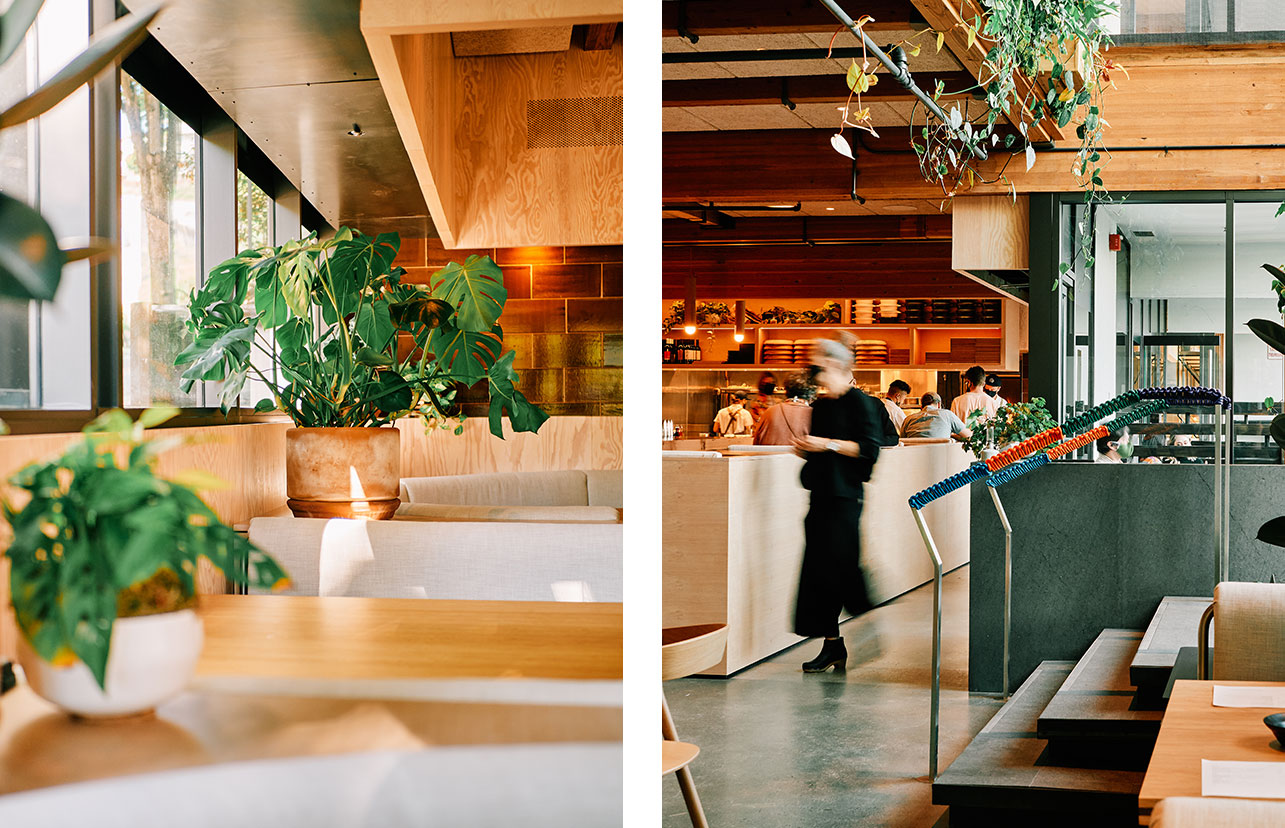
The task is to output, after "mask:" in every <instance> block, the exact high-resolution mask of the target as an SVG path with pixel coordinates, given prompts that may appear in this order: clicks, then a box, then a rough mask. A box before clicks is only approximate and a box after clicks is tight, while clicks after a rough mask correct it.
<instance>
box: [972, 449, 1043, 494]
mask: <svg viewBox="0 0 1285 828" xmlns="http://www.w3.org/2000/svg"><path fill="white" fill-rule="evenodd" d="M1048 463H1049V456H1048V455H1047V454H1043V453H1040V454H1037V455H1035V456H1034V457H1028V458H1026V459H1025V460H1021V461H1019V462H1017V463H1013V464H1011V465H1009V466H1005V467H1004V468H1002V469H1000V470H999V471H997V472H992V473H991V474H990V476H989V477H987V478H986V485H987V486H990V487H991V488H992V489H997V488H999V487H1000V486H1003V485H1004V484H1005V483H1007V482H1009V481H1010V480H1015V479H1017V478H1019V477H1021V476H1022V475H1024V474H1026V473H1027V472H1029V471H1035V470H1036V469H1038V468H1039V467H1040V466H1047V465H1048Z"/></svg>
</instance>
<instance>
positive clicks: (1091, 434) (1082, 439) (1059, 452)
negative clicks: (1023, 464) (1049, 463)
mask: <svg viewBox="0 0 1285 828" xmlns="http://www.w3.org/2000/svg"><path fill="white" fill-rule="evenodd" d="M1105 436H1107V430H1106V429H1105V428H1103V427H1102V426H1098V427H1097V428H1094V429H1091V430H1089V431H1086V432H1084V433H1083V434H1081V435H1080V436H1078V437H1072V438H1071V439H1070V440H1066V441H1064V442H1061V443H1058V444H1057V445H1056V446H1052V447H1050V448H1049V450H1048V451H1047V452H1045V455H1046V456H1047V457H1048V458H1049V459H1050V460H1056V459H1058V458H1059V457H1063V456H1065V455H1068V454H1070V453H1071V452H1073V451H1079V450H1080V449H1082V448H1084V447H1085V446H1087V445H1088V444H1089V443H1093V442H1096V441H1098V440H1100V439H1102V438H1103V437H1105Z"/></svg>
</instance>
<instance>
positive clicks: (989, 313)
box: [977, 299, 1003, 325]
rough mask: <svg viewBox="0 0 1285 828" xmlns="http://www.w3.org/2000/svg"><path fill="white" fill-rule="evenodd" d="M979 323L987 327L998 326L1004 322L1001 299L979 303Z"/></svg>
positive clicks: (984, 300) (985, 300)
mask: <svg viewBox="0 0 1285 828" xmlns="http://www.w3.org/2000/svg"><path fill="white" fill-rule="evenodd" d="M979 304H980V307H979V308H978V311H977V321H979V322H982V323H984V324H987V325H998V324H999V323H1000V322H1001V321H1002V309H1003V306H1002V305H1001V304H1000V300H999V299H983V300H981V302H979Z"/></svg>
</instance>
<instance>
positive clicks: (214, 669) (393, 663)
mask: <svg viewBox="0 0 1285 828" xmlns="http://www.w3.org/2000/svg"><path fill="white" fill-rule="evenodd" d="M201 614H202V616H203V617H204V621H205V636H206V643H205V648H204V650H203V653H202V656H201V661H200V663H199V664H198V666H197V676H196V677H195V679H194V680H193V682H192V683H191V685H190V686H189V688H188V690H187V691H185V692H184V693H182V694H180V695H179V696H177V697H176V698H174V699H172V700H170V701H168V702H166V703H165V704H163V705H161V706H160V707H159V708H158V709H157V711H156V715H154V716H149V717H141V718H132V719H124V720H115V721H99V722H84V721H78V720H73V719H72V718H70V717H69V716H67V715H66V714H65V713H62V712H61V711H59V710H58V709H57V708H55V707H53V706H52V705H50V704H48V703H47V702H45V701H44V700H43V699H40V698H39V697H37V696H36V695H35V694H34V693H32V692H31V691H30V689H28V688H27V687H25V686H19V687H18V688H17V689H16V690H14V691H12V692H10V693H8V694H6V695H5V696H4V697H3V698H0V793H11V792H14V791H20V790H29V789H33V788H41V787H46V786H50V785H58V784H64V783H69V782H78V781H85V780H89V779H100V778H107V777H116V776H123V775H128V774H134V773H145V772H152V771H161V770H171V769H175V768H182V767H189V766H193V765H204V764H211V763H215V762H225V761H236V760H245V759H268V758H284V757H294V756H315V755H325V754H335V753H346V752H353V751H367V750H381V749H415V748H423V747H425V746H430V745H465V744H468V745H479V744H517V743H531V742H573V741H575V742H619V741H620V739H621V734H622V729H623V725H622V707H621V705H622V702H621V681H620V679H621V677H622V675H623V669H622V615H623V613H622V605H620V604H605V603H594V604H589V603H551V602H520V601H432V600H407V599H383V598H307V597H283V596H262V595H254V596H241V595H218V596H204V597H202V599H201Z"/></svg>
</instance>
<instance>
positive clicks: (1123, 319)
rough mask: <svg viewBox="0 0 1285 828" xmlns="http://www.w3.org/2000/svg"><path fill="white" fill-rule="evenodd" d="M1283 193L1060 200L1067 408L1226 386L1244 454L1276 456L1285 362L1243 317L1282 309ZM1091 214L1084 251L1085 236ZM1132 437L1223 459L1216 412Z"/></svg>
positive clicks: (1242, 457)
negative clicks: (1273, 425)
mask: <svg viewBox="0 0 1285 828" xmlns="http://www.w3.org/2000/svg"><path fill="white" fill-rule="evenodd" d="M1267 199H1271V200H1270V201H1269V200H1267ZM1279 202H1280V197H1279V196H1273V195H1272V194H1268V193H1263V194H1244V195H1229V194H1223V193H1201V194H1193V195H1191V196H1189V197H1186V198H1182V197H1176V196H1170V197H1168V198H1166V197H1164V196H1160V195H1157V194H1134V195H1131V196H1128V197H1126V198H1123V199H1122V200H1121V201H1120V202H1118V203H1115V204H1102V205H1096V206H1094V207H1092V208H1085V207H1084V206H1083V205H1082V204H1078V203H1065V204H1063V205H1062V206H1061V217H1062V220H1061V225H1062V226H1061V245H1062V247H1061V249H1062V258H1063V260H1064V261H1069V262H1071V263H1072V264H1073V267H1072V268H1071V270H1070V272H1069V273H1067V274H1065V275H1064V276H1062V277H1061V285H1060V288H1059V300H1060V301H1059V304H1058V318H1059V320H1061V321H1060V322H1059V333H1058V334H1057V335H1058V336H1059V337H1062V338H1060V339H1058V340H1057V344H1056V346H1055V347H1056V349H1057V350H1056V352H1057V353H1058V354H1060V355H1061V359H1060V360H1059V363H1058V364H1059V368H1058V373H1059V378H1058V383H1057V386H1056V387H1057V389H1058V402H1059V408H1060V411H1059V415H1060V417H1063V418H1064V417H1066V416H1069V415H1071V414H1074V413H1076V412H1078V411H1083V410H1084V409H1085V408H1088V407H1090V406H1093V405H1096V404H1099V403H1101V402H1104V401H1106V400H1108V399H1110V398H1112V397H1115V396H1117V395H1118V394H1120V393H1122V392H1124V391H1127V390H1129V389H1131V388H1146V387H1150V386H1174V385H1177V386H1184V385H1193V386H1211V387H1217V388H1220V389H1223V390H1224V391H1225V392H1226V393H1227V394H1228V395H1230V396H1231V397H1232V400H1233V403H1234V406H1233V412H1234V418H1233V419H1234V425H1233V434H1234V445H1233V458H1234V460H1235V461H1236V462H1243V463H1279V462H1280V461H1281V452H1280V450H1279V449H1278V448H1277V447H1276V446H1275V445H1274V444H1273V443H1272V441H1271V438H1270V434H1269V431H1268V427H1269V424H1270V421H1271V418H1272V416H1273V412H1279V411H1280V406H1281V399H1282V397H1283V396H1285V360H1283V359H1282V358H1281V357H1280V355H1279V354H1276V353H1275V352H1274V351H1272V349H1270V348H1268V347H1267V346H1266V345H1264V344H1263V343H1262V342H1260V341H1259V340H1258V339H1257V337H1255V336H1254V335H1253V333H1252V332H1250V331H1249V330H1248V328H1246V326H1245V323H1246V322H1248V321H1249V320H1250V319H1253V318H1265V319H1277V320H1279V318H1280V312H1279V311H1278V310H1277V308H1276V295H1275V293H1273V291H1272V290H1271V281H1272V279H1271V276H1270V275H1269V274H1268V273H1266V272H1265V271H1264V270H1263V269H1262V265H1263V264H1264V263H1269V264H1275V265H1281V264H1285V219H1282V218H1277V217H1276V210H1277V207H1278V205H1279ZM1085 222H1087V223H1088V224H1085V226H1089V224H1091V226H1092V232H1093V237H1092V243H1091V245H1090V246H1089V248H1088V249H1085V248H1082V247H1081V246H1080V245H1079V244H1078V243H1077V240H1078V239H1079V233H1080V227H1081V224H1082V223H1085ZM1076 251H1079V252H1080V253H1081V255H1075V253H1076ZM1085 253H1087V254H1088V255H1084V254H1085ZM1072 256H1074V258H1073V259H1072ZM1090 256H1091V263H1090ZM1034 289H1037V288H1033V290H1034ZM1269 402H1270V403H1271V406H1270V408H1269V405H1268V403H1269ZM1135 435H1138V436H1140V437H1141V438H1142V441H1141V445H1140V453H1141V454H1142V455H1143V456H1146V455H1147V454H1151V453H1154V454H1156V455H1158V456H1162V457H1164V456H1172V457H1176V458H1179V459H1181V460H1184V461H1199V460H1205V461H1208V460H1211V459H1212V457H1213V454H1212V446H1213V437H1214V435H1215V428H1214V419H1213V417H1212V416H1210V414H1209V412H1208V410H1207V409H1206V410H1191V411H1174V412H1172V413H1171V412H1166V413H1165V414H1164V415H1162V416H1157V417H1153V418H1152V421H1151V422H1150V423H1145V424H1141V425H1139V426H1138V427H1137V428H1136V429H1135Z"/></svg>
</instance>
